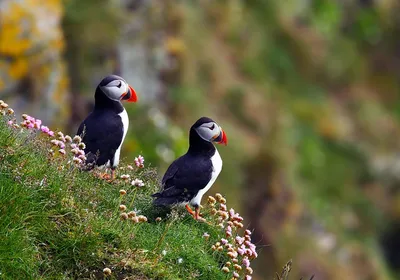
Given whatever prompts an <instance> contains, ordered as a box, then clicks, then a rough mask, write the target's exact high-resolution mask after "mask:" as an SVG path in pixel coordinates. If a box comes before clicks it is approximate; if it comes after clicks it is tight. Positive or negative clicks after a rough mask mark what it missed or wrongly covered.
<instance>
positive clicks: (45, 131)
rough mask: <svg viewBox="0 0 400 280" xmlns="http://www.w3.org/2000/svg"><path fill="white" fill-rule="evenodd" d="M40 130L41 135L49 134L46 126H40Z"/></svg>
mask: <svg viewBox="0 0 400 280" xmlns="http://www.w3.org/2000/svg"><path fill="white" fill-rule="evenodd" d="M40 130H41V131H42V132H43V133H46V134H48V133H49V132H50V129H49V128H48V127H47V126H44V125H42V126H41V127H40Z"/></svg>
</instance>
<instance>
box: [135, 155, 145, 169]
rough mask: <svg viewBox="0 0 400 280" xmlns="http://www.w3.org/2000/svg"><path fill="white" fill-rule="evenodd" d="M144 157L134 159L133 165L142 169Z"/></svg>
mask: <svg viewBox="0 0 400 280" xmlns="http://www.w3.org/2000/svg"><path fill="white" fill-rule="evenodd" d="M143 163H144V157H143V156H141V155H139V156H138V157H135V165H136V166H137V167H139V168H143V167H144V164H143Z"/></svg>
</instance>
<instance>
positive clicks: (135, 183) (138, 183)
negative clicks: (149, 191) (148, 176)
mask: <svg viewBox="0 0 400 280" xmlns="http://www.w3.org/2000/svg"><path fill="white" fill-rule="evenodd" d="M131 184H132V186H137V187H143V186H144V183H143V181H142V180H140V179H134V180H133V181H132V183H131Z"/></svg>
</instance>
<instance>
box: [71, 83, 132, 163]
mask: <svg viewBox="0 0 400 280" xmlns="http://www.w3.org/2000/svg"><path fill="white" fill-rule="evenodd" d="M115 79H122V78H120V77H118V76H115V75H110V76H107V77H106V78H104V79H103V80H102V81H101V83H100V84H99V86H98V87H97V88H96V93H95V106H94V109H93V112H91V113H90V114H89V116H88V117H87V118H86V119H85V120H84V121H83V122H82V123H81V125H80V126H79V128H78V132H77V135H81V136H82V141H83V142H84V143H85V144H86V148H85V153H86V157H87V160H86V164H88V165H87V167H88V169H92V168H93V167H94V165H98V166H101V165H104V164H106V163H107V161H109V160H110V164H111V165H112V163H113V160H114V155H115V151H116V150H117V149H118V147H119V146H120V144H121V142H122V138H123V133H124V128H123V123H122V120H121V117H120V116H119V115H118V114H119V113H121V112H122V111H123V110H124V107H123V106H122V104H121V103H120V102H119V101H114V100H111V99H109V98H108V97H107V96H106V95H105V94H104V93H103V91H102V90H101V89H100V86H103V85H106V84H108V83H109V82H111V81H112V80H115ZM122 80H123V79H122Z"/></svg>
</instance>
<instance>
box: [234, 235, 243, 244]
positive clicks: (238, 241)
mask: <svg viewBox="0 0 400 280" xmlns="http://www.w3.org/2000/svg"><path fill="white" fill-rule="evenodd" d="M235 241H236V243H237V244H239V245H240V244H242V243H243V241H244V238H243V237H240V236H236V238H235Z"/></svg>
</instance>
